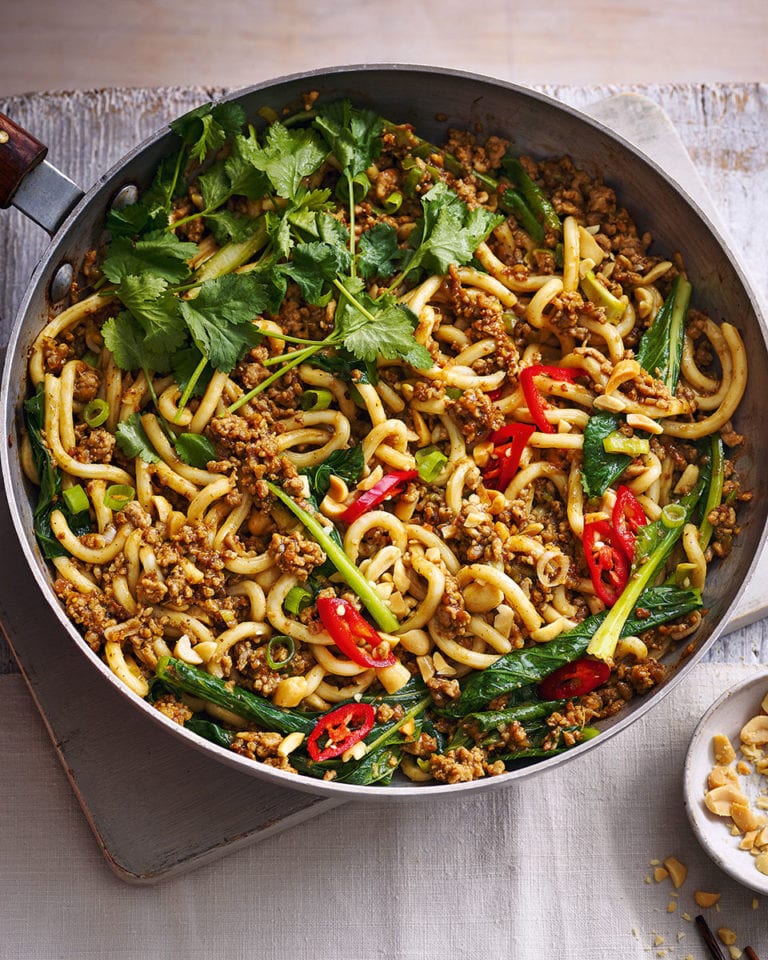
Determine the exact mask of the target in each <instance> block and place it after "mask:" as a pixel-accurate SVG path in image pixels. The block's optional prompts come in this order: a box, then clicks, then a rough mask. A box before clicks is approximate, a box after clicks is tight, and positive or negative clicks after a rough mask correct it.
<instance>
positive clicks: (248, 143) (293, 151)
mask: <svg viewBox="0 0 768 960" xmlns="http://www.w3.org/2000/svg"><path fill="white" fill-rule="evenodd" d="M241 149H242V153H243V156H244V157H245V158H247V159H248V160H249V161H250V163H252V164H253V166H254V167H256V169H257V170H262V171H263V172H264V173H266V175H267V177H268V178H269V182H270V183H271V184H272V187H273V189H274V191H275V193H277V195H278V196H280V197H286V198H287V199H289V200H293V199H295V198H296V196H297V194H298V190H299V186H300V184H301V181H302V179H303V178H304V177H308V176H309V175H310V174H312V173H314V172H315V171H316V170H317V169H318V168H319V167H320V164H321V163H322V162H323V161H324V160H325V156H326V150H325V148H324V147H323V145H322V144H321V143H320V142H319V141H318V139H317V137H316V136H315V135H314V134H313V132H312V131H311V130H288V129H286V128H285V127H284V126H283V125H282V124H281V123H278V122H276V123H273V124H272V126H271V127H269V129H268V130H267V133H266V137H265V143H264V146H263V147H260V146H259V145H258V143H257V142H256V141H255V140H244V141H243V144H241Z"/></svg>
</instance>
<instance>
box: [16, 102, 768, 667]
mask: <svg viewBox="0 0 768 960" xmlns="http://www.w3.org/2000/svg"><path fill="white" fill-rule="evenodd" d="M539 89H542V90H543V91H544V92H546V93H549V94H550V95H553V96H555V97H557V98H559V99H561V100H563V101H564V102H566V103H569V104H571V105H573V106H576V107H581V108H583V107H586V106H587V105H588V104H590V103H594V102H595V101H598V100H601V99H603V98H605V97H609V96H613V95H615V94H618V93H622V92H627V91H633V92H637V93H641V94H644V95H645V96H647V97H649V98H650V99H651V100H653V101H654V102H655V103H657V104H659V106H661V107H662V108H663V110H664V111H665V112H666V113H667V115H668V116H669V118H670V119H671V121H672V123H673V124H674V126H675V128H676V130H677V131H678V133H679V135H680V137H681V139H682V141H683V143H684V145H685V147H686V148H687V150H688V152H689V154H690V156H691V158H692V160H693V162H694V164H695V167H696V169H697V171H698V173H699V175H700V177H701V179H702V181H703V183H704V185H705V186H706V187H707V188H708V190H709V191H710V193H711V194H712V196H713V198H714V199H715V204H716V207H717V209H718V211H719V212H720V214H721V217H722V220H723V221H724V222H725V223H726V224H727V227H728V230H729V232H730V234H731V236H732V238H733V245H734V248H735V250H736V252H737V253H739V254H740V256H741V258H742V262H743V264H744V265H745V267H746V269H747V270H748V272H749V274H750V275H751V277H752V280H753V283H754V284H755V286H756V288H757V290H758V291H759V292H760V293H761V294H762V295H763V296H765V295H766V293H768V258H766V257H765V253H764V243H763V241H762V240H761V238H762V237H763V236H764V225H765V223H766V222H768V151H767V150H766V142H765V130H766V129H768V85H765V84H734V85H700V84H655V85H654V84H651V85H648V84H646V85H642V84H641V85H634V86H621V87H619V86H609V85H602V86H593V87H574V86H551V87H541V88H539ZM223 92H225V91H224V90H223V89H222V88H204V87H189V88H180V87H169V88H156V89H110V90H97V91H85V92H74V93H54V94H40V95H36V96H17V97H9V98H5V99H0V111H2V112H3V113H7V114H8V115H9V116H10V117H12V118H13V119H14V120H16V121H17V122H18V123H20V124H21V125H22V126H25V127H27V128H28V129H29V130H30V131H31V132H32V133H34V134H35V136H36V137H37V138H38V139H40V140H41V141H42V142H43V143H45V144H47V145H48V147H49V159H50V161H51V162H52V163H53V164H54V165H56V166H58V167H59V168H60V169H61V170H62V171H63V172H64V173H66V174H67V175H68V176H69V177H71V178H72V179H73V180H75V181H76V182H77V183H79V184H80V185H81V186H83V187H84V188H88V187H89V186H91V185H92V184H93V183H94V182H95V181H96V180H97V179H98V178H99V177H100V176H101V175H102V174H103V173H104V172H106V170H108V169H109V168H110V167H111V166H112V165H113V164H114V163H116V162H117V161H118V160H119V159H120V158H121V157H122V156H123V155H124V154H125V153H126V152H127V151H128V150H129V149H130V148H132V147H133V146H135V145H136V144H137V143H139V142H140V141H141V140H142V139H144V138H145V137H147V136H149V135H150V134H152V133H153V132H154V131H156V130H157V129H159V128H160V127H162V126H163V125H164V124H165V123H166V122H167V121H168V120H169V119H171V118H172V117H174V116H176V115H178V114H179V113H183V112H184V111H185V110H187V109H189V108H191V107H193V106H196V105H198V104H200V103H202V102H204V101H206V100H209V99H211V98H212V97H216V96H219V95H221V94H222V93H223ZM48 242H49V241H48V237H47V235H46V234H45V233H44V232H43V231H42V230H41V229H40V228H39V227H37V226H35V225H34V224H32V223H30V222H29V221H27V220H25V219H24V217H22V215H21V214H20V213H19V212H18V211H16V210H7V211H3V213H2V215H0V264H2V268H0V270H1V271H2V272H1V273H0V277H1V278H2V279H1V280H0V347H2V346H4V345H5V344H6V342H7V340H8V334H9V330H10V327H11V324H12V322H13V318H14V316H15V313H16V310H17V307H18V304H19V302H20V300H21V297H22V294H23V291H24V289H25V287H26V284H27V281H28V278H29V276H30V275H31V273H32V270H33V268H34V266H35V263H36V262H37V260H38V259H39V258H40V256H41V255H42V253H43V251H44V250H45V248H46V246H47V244H48ZM4 562H6V563H7V562H8V561H7V558H4ZM760 579H761V580H762V579H765V580H766V593H765V597H766V602H768V577H766V578H763V576H762V575H761V577H760ZM758 593H759V591H758ZM758 599H759V600H760V599H761V597H758ZM753 606H754V591H753ZM709 658H710V659H713V660H719V661H729V660H739V659H743V660H744V661H745V662H748V663H754V662H760V661H762V662H766V661H768V621H762V622H760V623H757V624H754V625H753V626H751V627H749V628H746V629H745V630H740V631H738V632H736V633H735V634H733V635H731V636H729V637H727V638H725V639H724V640H723V641H722V642H721V643H719V644H718V645H716V646H715V648H714V649H713V650H712V651H711V653H710V654H709ZM14 669H15V665H14V663H13V660H12V658H11V657H10V655H9V652H8V650H7V647H6V646H5V645H4V644H2V642H0V672H9V671H12V670H14Z"/></svg>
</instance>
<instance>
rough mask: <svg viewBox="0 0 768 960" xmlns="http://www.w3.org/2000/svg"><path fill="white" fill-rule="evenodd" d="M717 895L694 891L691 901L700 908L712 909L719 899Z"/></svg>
mask: <svg viewBox="0 0 768 960" xmlns="http://www.w3.org/2000/svg"><path fill="white" fill-rule="evenodd" d="M720 896H721V895H720V894H719V893H707V891H705V890H695V891H694V893H693V899H694V900H695V901H696V903H697V904H698V905H699V906H700V907H704V908H705V909H706V908H707V907H714V905H715V904H716V903H717V901H718V900H719V899H720Z"/></svg>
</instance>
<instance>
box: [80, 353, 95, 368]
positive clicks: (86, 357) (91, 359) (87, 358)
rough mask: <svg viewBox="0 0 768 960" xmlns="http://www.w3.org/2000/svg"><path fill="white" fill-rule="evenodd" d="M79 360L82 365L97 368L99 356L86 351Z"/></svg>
mask: <svg viewBox="0 0 768 960" xmlns="http://www.w3.org/2000/svg"><path fill="white" fill-rule="evenodd" d="M80 359H81V360H82V361H83V363H87V364H88V366H89V367H98V365H99V355H98V353H94V352H93V350H86V351H85V353H84V354H83V355H82V357H81V358H80Z"/></svg>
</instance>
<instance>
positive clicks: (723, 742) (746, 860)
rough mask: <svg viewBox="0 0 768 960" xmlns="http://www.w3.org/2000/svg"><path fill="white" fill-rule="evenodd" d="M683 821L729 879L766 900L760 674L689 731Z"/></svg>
mask: <svg viewBox="0 0 768 960" xmlns="http://www.w3.org/2000/svg"><path fill="white" fill-rule="evenodd" d="M685 796H686V809H687V813H688V819H689V820H690V823H691V826H692V828H693V831H694V833H695V834H696V837H697V839H698V840H699V842H700V843H701V845H702V847H703V848H704V849H705V850H706V852H707V853H708V854H709V855H710V857H711V858H712V859H713V860H714V862H715V863H716V864H717V865H718V866H719V867H720V868H721V869H722V870H724V871H725V872H726V873H727V874H728V875H729V876H731V877H732V878H733V879H734V880H737V881H738V882H739V883H741V884H743V885H744V886H746V887H749V888H750V889H751V890H754V891H756V892H757V893H761V894H763V895H768V672H766V671H765V670H761V671H760V673H758V674H757V675H756V676H753V677H750V678H749V679H747V680H744V681H742V682H740V683H739V684H737V685H736V686H735V687H732V688H730V689H729V690H726V692H725V693H723V695H722V696H721V697H719V699H718V700H716V701H715V702H714V703H713V704H712V706H711V707H710V708H709V710H707V712H706V713H705V714H704V716H703V717H702V718H701V720H700V721H699V724H698V726H697V727H696V730H695V731H694V734H693V737H692V738H691V743H690V746H689V748H688V756H687V759H686V764H685Z"/></svg>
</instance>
